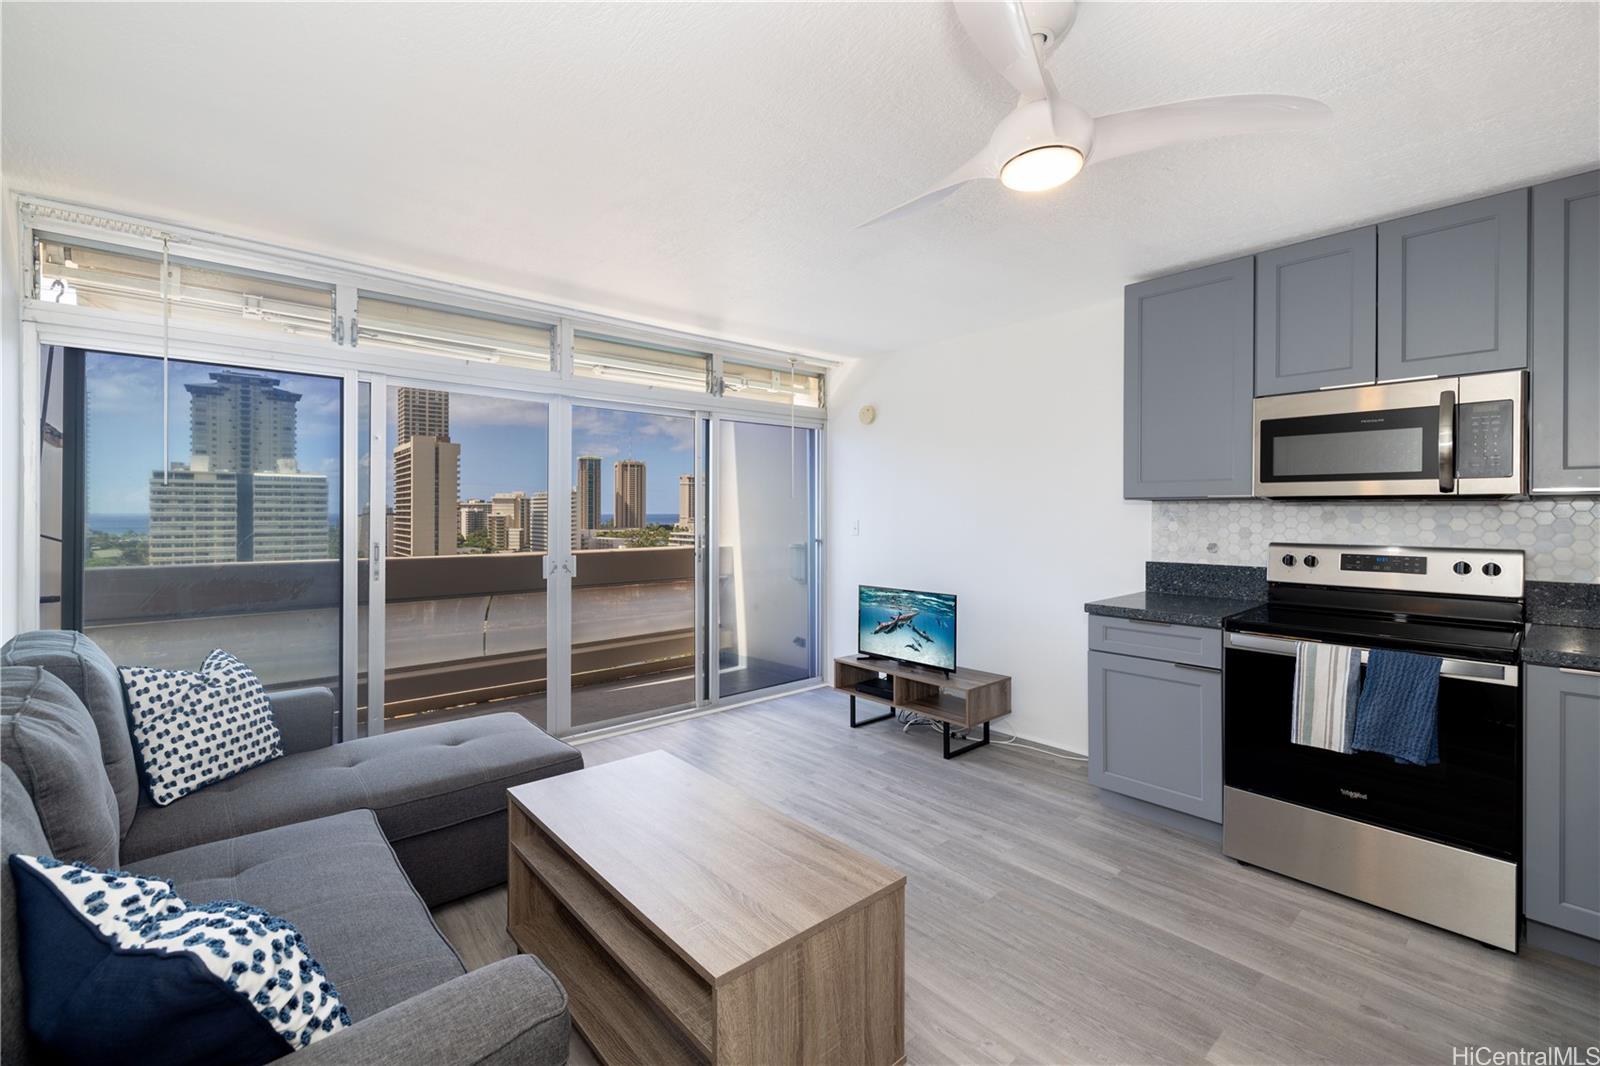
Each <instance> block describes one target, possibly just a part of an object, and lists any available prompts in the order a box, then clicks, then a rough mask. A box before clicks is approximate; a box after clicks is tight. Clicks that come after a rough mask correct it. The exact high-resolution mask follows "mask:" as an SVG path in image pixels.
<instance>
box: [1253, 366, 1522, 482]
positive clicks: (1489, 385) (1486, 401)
mask: <svg viewBox="0 0 1600 1066" xmlns="http://www.w3.org/2000/svg"><path fill="white" fill-rule="evenodd" d="M1527 395H1528V372H1527V371H1525V370H1507V371H1502V372H1500V373H1495V374H1473V375H1470V376H1468V377H1459V378H1427V379H1425V380H1419V381H1396V382H1392V383H1390V384H1387V385H1362V386H1357V387H1354V388H1344V389H1328V390H1324V391H1321V392H1306V393H1296V394H1292V395H1288V396H1263V397H1261V398H1259V399H1257V400H1256V403H1255V434H1254V441H1253V445H1254V448H1255V494H1256V495H1257V496H1268V497H1272V496H1432V497H1439V496H1517V495H1521V494H1522V493H1524V492H1526V491H1527V468H1528V463H1527V457H1528V433H1527V424H1526V423H1527V415H1526V412H1527Z"/></svg>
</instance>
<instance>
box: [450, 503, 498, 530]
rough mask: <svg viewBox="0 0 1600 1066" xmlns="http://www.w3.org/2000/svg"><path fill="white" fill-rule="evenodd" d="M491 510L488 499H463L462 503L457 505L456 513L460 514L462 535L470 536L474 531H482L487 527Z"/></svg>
mask: <svg viewBox="0 0 1600 1066" xmlns="http://www.w3.org/2000/svg"><path fill="white" fill-rule="evenodd" d="M490 510H491V508H490V505H489V501H488V500H479V499H471V500H463V501H462V502H461V503H460V504H458V505H457V507H456V513H457V514H458V515H459V516H460V521H461V527H460V531H461V535H462V536H463V537H470V536H472V535H473V534H474V533H479V532H482V531H483V529H484V528H485V525H486V520H487V519H488V517H489V513H490Z"/></svg>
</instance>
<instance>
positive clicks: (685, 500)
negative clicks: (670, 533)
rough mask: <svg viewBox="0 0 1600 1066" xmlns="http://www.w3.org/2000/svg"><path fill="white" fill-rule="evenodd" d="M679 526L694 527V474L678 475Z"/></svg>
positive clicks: (683, 527)
mask: <svg viewBox="0 0 1600 1066" xmlns="http://www.w3.org/2000/svg"><path fill="white" fill-rule="evenodd" d="M678 528H679V529H688V530H693V529H694V475H693V474H679V475H678Z"/></svg>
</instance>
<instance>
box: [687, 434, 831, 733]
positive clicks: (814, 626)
mask: <svg viewBox="0 0 1600 1066" xmlns="http://www.w3.org/2000/svg"><path fill="white" fill-rule="evenodd" d="M705 417H706V427H707V433H706V437H705V440H706V442H707V448H708V456H707V458H708V470H707V477H706V485H705V486H704V488H705V492H703V493H701V494H700V499H699V501H698V502H697V504H696V506H700V507H703V508H704V510H702V511H701V513H702V514H704V515H705V516H706V524H705V536H706V545H705V551H704V552H703V555H704V562H703V565H702V566H701V567H700V571H701V574H702V579H703V581H704V585H705V589H706V591H705V593H704V595H703V596H702V601H703V603H702V606H703V609H704V612H705V621H704V624H703V625H702V626H701V631H700V634H699V636H700V639H701V640H703V641H704V642H705V645H706V651H705V672H706V682H705V693H706V705H707V706H709V707H713V708H714V707H720V706H724V697H723V695H722V686H721V678H722V636H721V634H722V604H721V599H722V598H721V596H719V595H718V594H717V580H716V579H717V575H718V574H719V573H720V572H721V559H720V556H719V549H718V547H717V545H718V543H719V542H720V541H721V520H722V507H721V503H722V481H723V479H722V468H723V456H722V444H721V441H722V424H723V423H724V422H748V423H754V424H756V425H766V426H777V427H779V428H783V429H793V430H800V429H804V430H809V431H810V432H811V433H812V434H813V436H812V442H813V443H812V456H811V462H810V466H809V474H810V479H809V480H810V484H809V485H808V486H807V491H808V492H809V493H810V495H811V499H810V515H811V523H810V524H811V529H810V544H809V551H808V553H807V557H808V565H809V566H810V568H811V575H812V576H811V589H810V608H811V631H810V633H809V634H807V638H806V639H807V640H809V641H810V642H811V647H812V648H813V649H814V650H815V661H816V670H815V671H814V672H813V673H812V676H810V677H808V678H801V679H800V680H798V681H789V682H785V683H783V684H780V685H771V686H768V687H767V688H762V689H756V690H754V691H750V692H741V693H738V694H736V695H733V696H730V697H727V700H726V705H727V706H737V705H739V704H742V703H753V702H755V701H757V700H764V699H770V698H772V697H773V696H781V695H784V694H786V693H789V692H800V691H804V690H805V689H809V688H815V687H816V686H817V685H818V684H820V683H821V682H822V681H823V680H824V678H825V677H826V675H827V670H828V665H827V661H828V658H827V646H826V640H825V638H826V634H827V614H826V606H827V603H826V597H825V588H826V584H827V582H826V580H825V574H824V567H825V565H826V555H825V553H824V552H823V536H822V531H823V530H824V529H825V528H827V527H826V524H825V520H826V515H825V514H824V512H823V500H824V493H823V490H822V482H823V471H824V470H825V468H826V462H825V453H824V451H823V448H824V445H825V441H826V435H827V430H826V427H825V425H824V424H820V423H816V422H812V421H810V420H806V421H800V420H793V421H791V420H790V419H789V418H785V417H783V416H782V415H781V414H780V413H779V412H777V411H774V412H770V413H769V412H765V411H762V412H745V411H737V412H720V411H708V412H705Z"/></svg>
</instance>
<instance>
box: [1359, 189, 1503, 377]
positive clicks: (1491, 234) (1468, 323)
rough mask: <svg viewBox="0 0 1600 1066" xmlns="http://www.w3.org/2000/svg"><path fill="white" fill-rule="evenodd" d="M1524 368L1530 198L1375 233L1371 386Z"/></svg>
mask: <svg viewBox="0 0 1600 1066" xmlns="http://www.w3.org/2000/svg"><path fill="white" fill-rule="evenodd" d="M1527 365H1528V190H1526V189H1518V190H1516V191H1515V192H1508V193H1501V194H1500V195H1498V196H1489V197H1485V198H1484V199H1482V200H1473V201H1471V202H1469V203H1464V204H1455V205H1453V206H1451V207H1441V208H1440V209H1439V210H1437V211H1428V212H1425V213H1424V214H1420V215H1412V216H1411V217H1410V218H1402V219H1396V220H1395V221H1393V222H1385V223H1383V224H1382V225H1380V226H1379V227H1378V378H1379V379H1380V380H1392V379H1394V378H1414V377H1428V376H1435V375H1437V376H1451V375H1455V374H1476V373H1480V372H1482V371H1486V370H1514V369H1517V368H1519V367H1524V366H1527Z"/></svg>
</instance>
